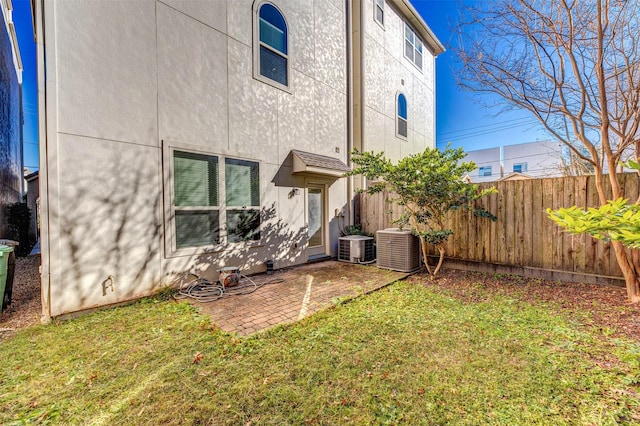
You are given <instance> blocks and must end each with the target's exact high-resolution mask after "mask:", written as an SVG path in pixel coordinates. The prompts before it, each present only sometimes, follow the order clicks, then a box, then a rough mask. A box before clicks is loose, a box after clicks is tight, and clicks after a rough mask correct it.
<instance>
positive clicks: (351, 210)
mask: <svg viewBox="0 0 640 426" xmlns="http://www.w3.org/2000/svg"><path fill="white" fill-rule="evenodd" d="M345 6H346V12H345V17H346V19H345V20H346V33H347V40H346V41H347V166H349V167H351V150H352V149H353V42H352V38H353V34H352V31H353V23H352V19H353V13H352V7H353V0H347V1H346V2H345ZM354 202H355V200H354V196H353V176H349V177H347V214H348V218H349V219H348V225H353V223H354V214H355V206H354Z"/></svg>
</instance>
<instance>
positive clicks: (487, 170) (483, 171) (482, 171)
mask: <svg viewBox="0 0 640 426" xmlns="http://www.w3.org/2000/svg"><path fill="white" fill-rule="evenodd" d="M478 170H479V171H478V175H479V176H491V166H485V167H480V168H479V169H478Z"/></svg>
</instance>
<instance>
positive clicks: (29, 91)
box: [13, 0, 548, 170]
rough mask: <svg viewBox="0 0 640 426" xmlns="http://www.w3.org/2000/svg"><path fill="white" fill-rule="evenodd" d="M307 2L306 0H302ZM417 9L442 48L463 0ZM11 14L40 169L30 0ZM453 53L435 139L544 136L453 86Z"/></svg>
mask: <svg viewBox="0 0 640 426" xmlns="http://www.w3.org/2000/svg"><path fill="white" fill-rule="evenodd" d="M300 1H306V0H300ZM467 1H469V0H467ZM412 3H413V5H414V6H415V8H416V10H418V12H420V14H421V15H422V17H423V18H424V20H425V22H426V23H427V24H428V25H429V26H430V27H431V29H432V30H433V32H434V33H435V34H436V36H437V37H438V38H439V39H440V41H441V42H442V44H444V46H445V47H447V48H448V47H449V45H450V43H451V41H452V40H453V37H451V36H450V34H451V33H450V30H449V29H450V26H451V24H452V23H454V22H455V21H456V17H457V16H458V13H459V12H458V11H459V7H460V4H461V0H412ZM13 8H14V13H13V19H14V22H15V25H16V32H17V34H18V44H19V45H20V54H21V56H22V62H23V67H24V71H23V76H22V77H23V88H22V89H23V102H24V120H25V125H24V162H25V166H26V167H28V168H29V169H30V170H36V169H38V145H37V143H38V115H37V110H38V108H37V105H38V99H37V87H36V79H37V74H36V50H35V43H34V39H33V29H32V26H31V8H30V5H29V0H13ZM454 67H455V57H454V55H453V54H452V53H451V52H450V51H447V52H445V53H443V54H442V55H440V56H439V57H438V58H437V59H436V143H437V145H438V147H444V146H446V144H447V143H448V142H451V143H452V145H453V146H454V147H457V146H461V147H463V148H464V149H465V150H466V151H471V150H475V149H482V148H489V147H495V146H501V145H511V144H516V143H525V142H534V141H537V140H546V139H548V136H547V134H546V133H544V132H543V131H542V130H540V129H539V127H538V126H537V125H536V124H535V122H534V121H533V120H532V118H531V116H530V115H528V114H527V113H525V112H509V113H499V110H497V109H493V110H487V109H485V108H482V107H481V106H479V104H478V103H477V100H478V99H479V98H480V97H483V98H484V99H487V98H486V96H487V95H482V94H478V93H470V92H464V91H462V90H461V89H459V88H458V87H457V85H456V82H455V78H454V74H453V72H454V71H453V69H454Z"/></svg>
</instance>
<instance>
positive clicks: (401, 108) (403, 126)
mask: <svg viewBox="0 0 640 426" xmlns="http://www.w3.org/2000/svg"><path fill="white" fill-rule="evenodd" d="M397 113H398V126H397V130H396V131H397V134H398V136H402V137H405V138H406V137H407V98H406V97H405V96H404V94H402V93H398V108H397Z"/></svg>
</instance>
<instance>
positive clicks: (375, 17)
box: [372, 0, 386, 30]
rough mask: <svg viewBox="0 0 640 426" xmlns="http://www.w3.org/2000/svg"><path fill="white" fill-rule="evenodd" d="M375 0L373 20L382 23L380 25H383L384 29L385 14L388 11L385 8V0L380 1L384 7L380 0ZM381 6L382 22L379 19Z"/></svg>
mask: <svg viewBox="0 0 640 426" xmlns="http://www.w3.org/2000/svg"><path fill="white" fill-rule="evenodd" d="M372 1H373V20H374V21H375V22H376V23H377V24H378V25H380V27H382V29H383V30H384V16H385V13H386V10H385V4H384V3H385V0H381V1H380V3H381V4H382V7H380V6H378V0H372ZM379 7H380V9H381V10H382V22H380V21H378V13H377V12H378V8H379Z"/></svg>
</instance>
